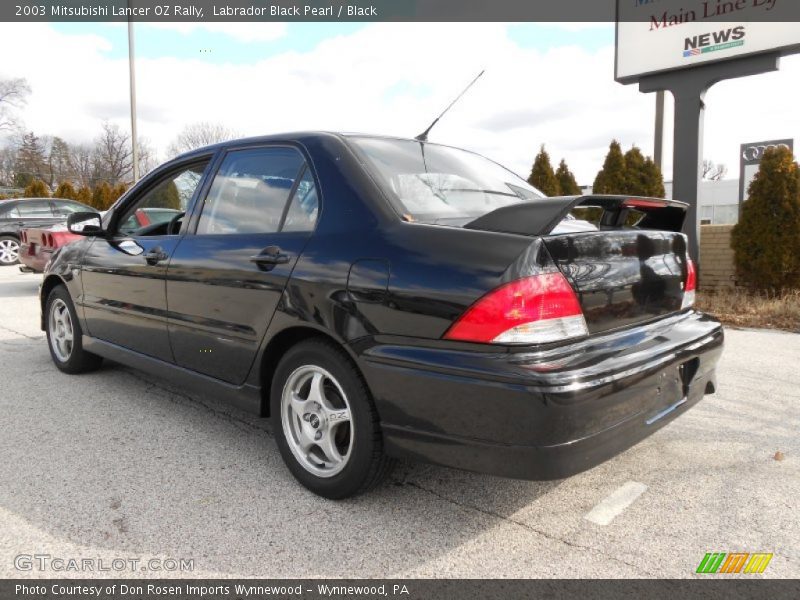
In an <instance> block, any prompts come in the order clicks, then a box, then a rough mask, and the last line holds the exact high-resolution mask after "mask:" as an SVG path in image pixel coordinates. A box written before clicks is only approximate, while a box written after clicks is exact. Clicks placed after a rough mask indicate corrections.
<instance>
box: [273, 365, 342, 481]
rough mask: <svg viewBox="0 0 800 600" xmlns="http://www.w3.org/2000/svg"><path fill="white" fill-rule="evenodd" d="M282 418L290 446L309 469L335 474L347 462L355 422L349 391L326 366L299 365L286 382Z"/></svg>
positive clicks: (300, 461)
mask: <svg viewBox="0 0 800 600" xmlns="http://www.w3.org/2000/svg"><path fill="white" fill-rule="evenodd" d="M281 421H282V424H283V432H284V435H285V436H286V441H287V442H288V444H289V448H290V449H291V451H292V454H293V455H294V456H295V458H296V459H297V461H298V462H299V463H300V464H301V465H302V466H303V468H304V469H306V470H307V471H308V472H309V473H312V474H313V475H316V476H318V477H333V476H334V475H336V474H337V473H340V472H341V471H342V469H344V468H345V466H347V462H348V460H349V459H350V455H351V452H352V449H353V439H354V438H353V422H352V415H351V412H350V404H349V403H348V400H347V395H346V394H345V393H344V390H343V389H342V386H341V385H340V384H339V382H338V381H336V379H335V378H334V377H333V376H332V375H331V374H330V373H329V372H328V371H326V370H325V369H323V368H321V367H318V366H316V365H306V366H302V367H299V368H298V369H295V371H294V372H292V374H291V375H290V376H289V378H288V379H287V381H286V384H285V385H284V386H283V393H282V395H281Z"/></svg>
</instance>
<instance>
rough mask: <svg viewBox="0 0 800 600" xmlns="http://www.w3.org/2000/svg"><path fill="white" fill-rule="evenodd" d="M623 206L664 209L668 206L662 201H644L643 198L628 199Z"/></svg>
mask: <svg viewBox="0 0 800 600" xmlns="http://www.w3.org/2000/svg"><path fill="white" fill-rule="evenodd" d="M623 204H624V205H625V206H627V207H630V208H666V207H667V206H669V204H667V203H666V202H664V201H662V200H645V199H644V198H628V199H627V200H625V202H624V203H623Z"/></svg>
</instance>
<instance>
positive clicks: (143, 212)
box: [19, 207, 179, 273]
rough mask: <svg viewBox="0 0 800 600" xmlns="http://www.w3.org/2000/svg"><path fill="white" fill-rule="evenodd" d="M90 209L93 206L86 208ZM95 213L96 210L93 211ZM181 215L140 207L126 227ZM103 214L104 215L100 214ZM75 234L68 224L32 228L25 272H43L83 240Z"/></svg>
mask: <svg viewBox="0 0 800 600" xmlns="http://www.w3.org/2000/svg"><path fill="white" fill-rule="evenodd" d="M86 208H89V207H86ZM89 210H94V209H89ZM177 212H179V211H177V210H175V209H169V208H140V209H139V210H137V211H136V212H135V213H133V214H132V215H131V216H130V217H129V218H128V220H127V222H126V223H123V224H122V228H124V229H129V230H136V229H139V228H141V227H147V226H149V225H153V224H157V223H164V222H166V221H169V220H170V219H172V218H173V217H174V216H175V214H176V213H177ZM100 214H102V213H100ZM80 237H81V236H80V235H78V234H75V233H71V232H70V231H68V230H67V227H66V225H64V224H62V223H59V224H58V225H51V226H50V227H32V228H27V229H23V230H22V231H21V232H20V242H21V243H20V249H19V260H20V262H21V263H22V264H21V265H20V269H21V270H22V271H23V272H25V271H27V272H30V271H32V272H34V273H42V272H43V271H44V267H45V265H46V264H47V263H48V262H49V261H50V258H51V257H52V255H53V252H55V251H56V249H58V248H60V247H61V246H64V245H66V244H69V243H70V242H74V241H75V240H78V239H80Z"/></svg>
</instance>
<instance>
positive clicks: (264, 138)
mask: <svg viewBox="0 0 800 600" xmlns="http://www.w3.org/2000/svg"><path fill="white" fill-rule="evenodd" d="M322 137H337V138H339V139H343V138H349V137H368V138H374V139H385V140H401V141H407V142H418V143H419V142H420V140H416V139H414V138H407V137H402V136H396V135H382V134H376V133H356V132H344V131H322V130H320V131H294V132H287V133H277V134H270V135H260V136H253V137H244V138H237V139H233V140H226V141H224V142H218V143H216V144H210V145H208V146H203V147H201V148H196V149H194V150H190V151H189V152H184V153H183V154H179V155H178V156H176V157H175V159H178V158H181V159H182V158H190V157H192V156H194V155H199V154H207V153H209V152H211V151H216V150H219V149H222V148H228V147H229V146H238V145H240V144H259V143H264V144H267V143H271V142H287V141H302V140H304V139H309V138H322ZM422 143H424V144H429V145H432V146H445V144H437V143H435V142H428V141H426V142H422ZM173 160H174V159H173Z"/></svg>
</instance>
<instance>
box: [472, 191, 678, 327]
mask: <svg viewBox="0 0 800 600" xmlns="http://www.w3.org/2000/svg"><path fill="white" fill-rule="evenodd" d="M577 207H592V208H597V209H600V211H601V216H600V219H599V224H598V226H597V227H593V226H589V227H587V226H586V225H587V224H586V223H585V222H583V221H576V220H573V219H571V217H570V213H571V211H572V210H573V209H575V208H577ZM686 208H687V205H686V204H684V203H681V202H675V201H671V200H662V199H657V198H632V197H628V196H578V197H565V198H547V199H546V200H545V201H543V202H541V203H539V202H529V203H524V204H518V205H514V206H510V207H506V208H504V209H500V210H498V211H494V212H492V213H489V214H487V215H484V216H483V217H481V218H479V219H477V220H476V221H473V222H472V223H469V224H468V225H466V227H467V228H469V229H483V230H489V231H503V232H506V233H518V234H523V235H532V236H541V238H542V240H543V242H544V245H545V247H546V248H547V251H548V252H549V254H550V256H551V257H552V259H553V261H554V262H555V264H556V266H557V267H558V268H559V269H560V270H561V272H562V273H563V274H564V275H565V276H566V277H567V279H568V281H569V282H570V284H571V285H572V287H573V289H574V290H575V292H576V294H577V296H578V300H579V302H580V305H581V308H582V310H583V313H584V317H585V319H586V325H587V328H588V330H589V333H597V332H601V331H608V330H611V329H617V328H620V327H625V326H629V325H632V324H636V323H641V322H645V321H650V320H653V319H657V318H660V317H663V316H666V315H669V314H672V313H675V312H678V311H680V310H681V306H682V303H683V297H684V288H685V285H686V281H687V277H688V260H689V257H688V253H687V244H686V237H685V236H684V235H683V234H682V233H680V229H681V227H682V225H683V220H684V216H685V212H686Z"/></svg>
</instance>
